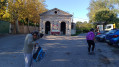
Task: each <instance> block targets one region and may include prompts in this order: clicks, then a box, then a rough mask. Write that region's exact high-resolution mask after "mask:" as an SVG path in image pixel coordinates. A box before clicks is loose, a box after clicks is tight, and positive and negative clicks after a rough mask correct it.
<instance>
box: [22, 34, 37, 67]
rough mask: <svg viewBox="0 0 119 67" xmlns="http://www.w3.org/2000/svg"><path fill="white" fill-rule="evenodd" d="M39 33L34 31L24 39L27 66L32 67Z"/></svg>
mask: <svg viewBox="0 0 119 67" xmlns="http://www.w3.org/2000/svg"><path fill="white" fill-rule="evenodd" d="M37 35H38V32H33V33H30V34H27V35H26V38H25V41H24V48H23V51H24V58H25V67H32V55H33V54H32V52H33V47H34V46H36V45H37V42H36V40H37Z"/></svg>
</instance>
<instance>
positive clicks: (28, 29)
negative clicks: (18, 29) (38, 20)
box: [27, 20, 31, 33]
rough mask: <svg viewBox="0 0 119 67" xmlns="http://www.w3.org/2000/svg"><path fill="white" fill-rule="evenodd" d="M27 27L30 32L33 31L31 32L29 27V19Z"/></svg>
mask: <svg viewBox="0 0 119 67" xmlns="http://www.w3.org/2000/svg"><path fill="white" fill-rule="evenodd" d="M27 27H28V32H29V33H31V32H30V29H29V20H28V26H27Z"/></svg>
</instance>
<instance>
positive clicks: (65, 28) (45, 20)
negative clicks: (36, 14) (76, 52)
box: [40, 8, 72, 35]
mask: <svg viewBox="0 0 119 67" xmlns="http://www.w3.org/2000/svg"><path fill="white" fill-rule="evenodd" d="M71 24H72V15H71V14H69V13H67V12H64V11H62V10H60V9H57V8H54V9H52V10H49V11H46V12H44V13H42V14H40V32H41V33H43V34H48V35H71V26H72V25H71Z"/></svg>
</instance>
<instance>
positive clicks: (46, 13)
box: [40, 8, 72, 16]
mask: <svg viewBox="0 0 119 67" xmlns="http://www.w3.org/2000/svg"><path fill="white" fill-rule="evenodd" d="M47 15H48V16H49V15H63V16H72V15H71V14H69V13H67V12H64V11H62V10H60V9H57V8H54V9H52V10H49V11H46V12H44V13H42V14H40V16H47Z"/></svg>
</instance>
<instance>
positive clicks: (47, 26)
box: [45, 21, 50, 34]
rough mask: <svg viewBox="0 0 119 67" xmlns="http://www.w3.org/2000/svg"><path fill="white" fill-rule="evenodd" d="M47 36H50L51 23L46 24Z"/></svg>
mask: <svg viewBox="0 0 119 67" xmlns="http://www.w3.org/2000/svg"><path fill="white" fill-rule="evenodd" d="M45 34H50V22H49V21H47V22H46V23H45Z"/></svg>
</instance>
